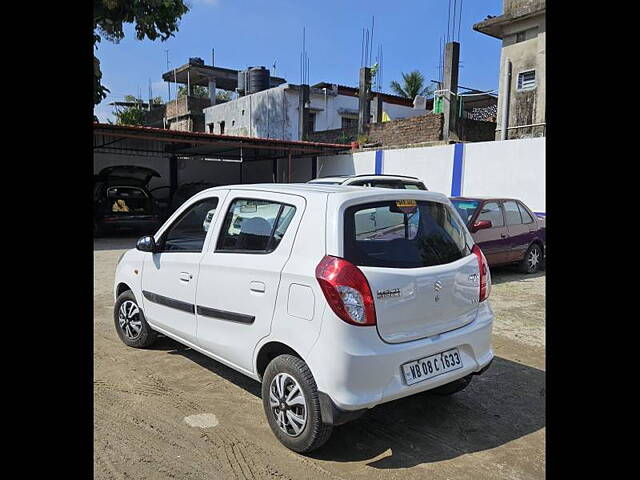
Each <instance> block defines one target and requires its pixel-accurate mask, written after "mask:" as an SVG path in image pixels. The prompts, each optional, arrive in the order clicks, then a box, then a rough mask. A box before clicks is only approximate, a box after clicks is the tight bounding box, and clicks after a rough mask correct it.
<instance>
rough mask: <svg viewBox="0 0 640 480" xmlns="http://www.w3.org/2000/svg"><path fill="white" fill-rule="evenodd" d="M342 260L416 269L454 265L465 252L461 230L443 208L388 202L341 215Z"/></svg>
mask: <svg viewBox="0 0 640 480" xmlns="http://www.w3.org/2000/svg"><path fill="white" fill-rule="evenodd" d="M344 222H345V238H344V256H345V259H346V260H349V261H350V262H352V263H354V264H356V265H360V266H371V267H391V268H416V267H428V266H432V265H442V264H445V263H450V262H453V261H456V260H458V259H460V258H462V257H464V256H466V255H468V254H469V253H470V252H471V251H470V250H469V247H468V246H467V241H466V236H465V232H466V230H465V227H464V226H463V225H460V224H459V221H458V220H457V217H456V216H455V214H454V213H453V210H452V209H451V208H450V207H449V206H448V205H445V204H443V203H439V202H430V201H416V200H391V201H384V202H375V203H367V204H363V205H356V206H353V207H349V208H347V209H346V210H345V217H344Z"/></svg>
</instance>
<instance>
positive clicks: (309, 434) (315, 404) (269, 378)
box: [262, 355, 333, 453]
mask: <svg viewBox="0 0 640 480" xmlns="http://www.w3.org/2000/svg"><path fill="white" fill-rule="evenodd" d="M278 374H287V375H289V376H291V377H293V379H295V381H296V382H297V383H298V385H299V387H300V389H301V390H302V394H303V396H304V399H303V401H304V403H305V409H306V423H305V425H304V427H303V428H302V430H301V431H300V433H298V434H297V435H296V436H292V435H291V434H288V433H286V432H284V431H283V430H281V428H280V426H278V422H277V420H276V415H277V413H276V412H275V409H274V408H272V407H271V405H270V400H269V398H270V389H271V388H272V386H271V384H272V382H273V380H274V378H275V377H276V375H278ZM291 391H292V389H290V390H289V392H291ZM262 405H263V406H264V413H265V415H266V416H267V421H268V422H269V426H270V427H271V430H272V431H273V433H274V435H275V436H276V437H277V439H278V440H280V442H281V443H282V444H283V445H284V446H285V447H287V448H289V449H291V450H293V451H294V452H298V453H307V452H310V451H312V450H315V449H317V448H319V447H320V446H322V445H324V443H325V442H326V441H327V440H329V437H330V436H331V432H332V430H333V427H332V426H331V425H325V424H323V423H322V417H321V414H320V398H319V396H318V388H317V386H316V381H315V380H314V378H313V375H312V374H311V370H309V367H308V366H307V364H306V363H305V362H304V361H303V360H302V359H300V358H298V357H294V356H293V355H280V356H278V357H276V358H274V359H273V360H272V361H271V363H269V365H268V366H267V369H266V370H265V372H264V375H263V378H262Z"/></svg>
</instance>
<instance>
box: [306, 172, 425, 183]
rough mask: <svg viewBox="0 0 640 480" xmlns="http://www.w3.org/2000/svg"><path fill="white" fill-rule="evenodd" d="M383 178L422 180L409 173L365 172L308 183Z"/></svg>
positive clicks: (314, 180) (318, 179)
mask: <svg viewBox="0 0 640 480" xmlns="http://www.w3.org/2000/svg"><path fill="white" fill-rule="evenodd" d="M355 178H358V179H382V180H385V179H386V180H414V181H420V179H419V178H418V177H410V176H408V175H390V174H385V173H365V174H360V175H335V176H332V177H320V178H314V179H312V180H309V181H308V182H307V183H322V182H345V181H347V180H351V179H355Z"/></svg>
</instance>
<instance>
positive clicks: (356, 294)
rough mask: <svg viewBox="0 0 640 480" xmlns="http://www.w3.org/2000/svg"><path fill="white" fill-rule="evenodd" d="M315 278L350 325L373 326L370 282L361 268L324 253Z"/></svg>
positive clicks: (334, 307)
mask: <svg viewBox="0 0 640 480" xmlns="http://www.w3.org/2000/svg"><path fill="white" fill-rule="evenodd" d="M316 278H317V279H318V283H319V284H320V288H322V292H323V293H324V296H325V298H326V299H327V302H328V303H329V306H330V307H331V309H332V310H333V311H334V312H335V314H336V315H338V317H340V318H341V319H342V320H344V321H345V322H347V323H350V324H352V325H358V326H363V325H375V324H376V309H375V305H374V303H373V295H372V294H371V288H370V287H369V282H367V279H366V278H365V276H364V274H363V273H362V271H361V270H360V269H359V268H358V267H356V266H355V265H354V264H352V263H351V262H348V261H347V260H345V259H344V258H338V257H331V256H329V255H327V256H325V257H324V258H323V259H322V260H321V261H320V263H319V264H318V266H317V267H316Z"/></svg>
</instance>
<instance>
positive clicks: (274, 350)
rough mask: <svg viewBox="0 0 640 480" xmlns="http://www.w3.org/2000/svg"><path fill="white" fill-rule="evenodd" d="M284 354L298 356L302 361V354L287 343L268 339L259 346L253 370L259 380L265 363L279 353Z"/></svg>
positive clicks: (265, 366) (264, 368) (267, 363)
mask: <svg viewBox="0 0 640 480" xmlns="http://www.w3.org/2000/svg"><path fill="white" fill-rule="evenodd" d="M285 354H288V355H293V356H294V357H298V358H299V359H301V360H303V361H304V358H303V357H302V355H300V354H299V353H298V352H297V351H295V350H294V349H293V348H291V347H290V346H289V345H287V344H285V343H282V342H279V341H277V340H271V341H268V342H266V343H265V344H264V345H262V346H260V347H259V349H258V353H257V354H256V357H255V358H256V360H255V367H256V370H255V371H256V374H257V375H258V378H259V379H260V381H262V375H263V374H264V371H265V370H266V369H267V365H269V363H270V362H271V360H273V359H274V358H276V357H277V356H279V355H285Z"/></svg>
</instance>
